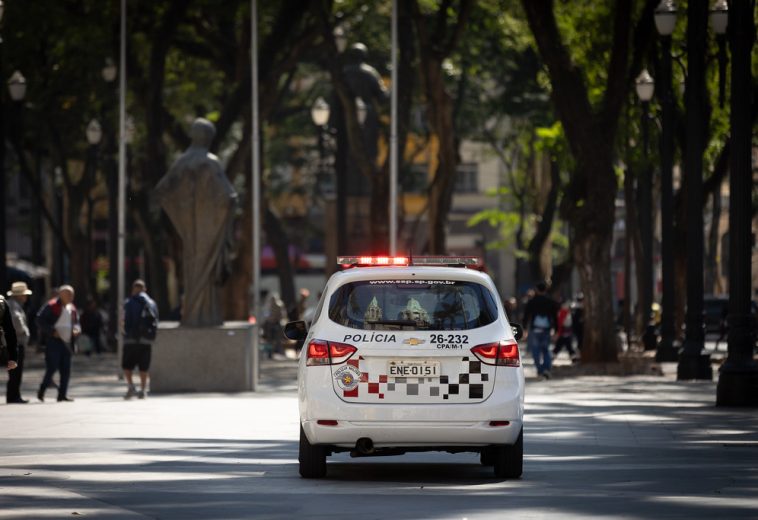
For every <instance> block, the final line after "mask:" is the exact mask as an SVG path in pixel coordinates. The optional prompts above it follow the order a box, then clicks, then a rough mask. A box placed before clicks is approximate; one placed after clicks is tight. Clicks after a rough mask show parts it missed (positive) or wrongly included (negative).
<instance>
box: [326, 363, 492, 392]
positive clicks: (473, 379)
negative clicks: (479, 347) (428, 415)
mask: <svg viewBox="0 0 758 520" xmlns="http://www.w3.org/2000/svg"><path fill="white" fill-rule="evenodd" d="M456 362H457V367H456V369H455V370H454V371H450V370H448V375H441V376H440V377H390V376H388V375H387V374H386V373H381V372H375V373H372V372H370V371H369V370H368V365H369V363H368V362H367V361H366V360H365V359H364V358H363V357H362V356H361V357H359V358H358V359H351V360H348V361H347V363H348V364H350V365H352V366H354V367H355V368H357V369H358V370H359V371H360V372H361V379H360V383H359V384H358V386H357V387H356V388H353V389H352V390H340V389H338V391H339V392H340V393H341V394H342V396H343V397H345V398H360V400H361V401H366V400H369V401H373V400H376V401H377V402H382V401H383V400H384V401H386V400H394V399H393V398H397V399H400V400H401V401H409V402H411V401H415V400H416V399H415V398H417V399H418V400H419V401H421V400H423V401H424V402H430V401H431V402H440V403H444V402H467V401H469V402H470V401H471V400H481V399H483V398H484V397H485V395H488V394H489V392H490V390H491V388H492V383H493V382H494V381H493V379H494V367H491V366H488V365H484V364H482V362H481V361H479V360H478V359H476V358H471V357H469V356H464V357H461V358H458V359H457V360H456ZM380 363H381V362H380ZM377 364H379V363H374V366H376V365H377ZM382 365H386V363H382ZM407 398H410V399H407Z"/></svg>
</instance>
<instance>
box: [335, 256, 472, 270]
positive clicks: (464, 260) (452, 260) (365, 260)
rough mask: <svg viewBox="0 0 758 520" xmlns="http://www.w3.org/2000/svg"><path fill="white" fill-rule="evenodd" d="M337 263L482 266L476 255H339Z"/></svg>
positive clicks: (355, 264) (358, 264) (366, 265)
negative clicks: (410, 256)
mask: <svg viewBox="0 0 758 520" xmlns="http://www.w3.org/2000/svg"><path fill="white" fill-rule="evenodd" d="M337 263H338V264H339V265H341V266H343V267H368V266H408V265H436V266H440V267H443V266H463V267H481V266H482V262H481V260H480V259H479V258H478V257H476V256H414V257H413V258H408V257H405V256H338V257H337Z"/></svg>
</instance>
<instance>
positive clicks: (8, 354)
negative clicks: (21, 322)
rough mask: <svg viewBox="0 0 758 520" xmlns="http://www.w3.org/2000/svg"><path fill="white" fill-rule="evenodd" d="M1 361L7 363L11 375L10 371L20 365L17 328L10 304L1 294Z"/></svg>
mask: <svg viewBox="0 0 758 520" xmlns="http://www.w3.org/2000/svg"><path fill="white" fill-rule="evenodd" d="M0 363H1V364H3V365H5V367H6V369H7V370H8V372H9V374H8V375H9V376H10V372H12V371H14V370H15V369H16V367H18V344H17V340H16V330H15V329H14V328H13V318H12V317H11V313H10V306H9V305H8V302H7V301H6V300H5V298H3V297H2V295H0Z"/></svg>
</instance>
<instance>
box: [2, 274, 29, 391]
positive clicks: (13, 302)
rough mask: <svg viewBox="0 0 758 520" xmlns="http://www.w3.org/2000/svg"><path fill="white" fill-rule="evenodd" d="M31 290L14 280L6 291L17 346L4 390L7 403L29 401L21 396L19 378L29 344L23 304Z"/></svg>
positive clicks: (27, 324) (22, 372)
mask: <svg viewBox="0 0 758 520" xmlns="http://www.w3.org/2000/svg"><path fill="white" fill-rule="evenodd" d="M31 294H32V291H30V290H29V287H28V286H27V285H26V283H24V282H14V283H13V285H11V290H10V291H8V299H7V300H6V301H7V303H8V311H7V312H8V313H9V314H10V316H11V319H12V321H13V330H14V331H15V333H16V343H17V346H18V366H17V367H16V369H15V370H11V371H10V372H9V373H8V385H7V388H6V392H5V402H7V403H8V404H26V403H28V402H29V401H27V400H26V399H23V398H22V397H21V379H22V378H23V374H24V358H25V352H24V351H25V350H26V347H27V346H28V345H29V336H30V334H29V323H28V320H27V317H26V310H25V309H24V305H25V304H26V302H27V300H29V296H30V295H31Z"/></svg>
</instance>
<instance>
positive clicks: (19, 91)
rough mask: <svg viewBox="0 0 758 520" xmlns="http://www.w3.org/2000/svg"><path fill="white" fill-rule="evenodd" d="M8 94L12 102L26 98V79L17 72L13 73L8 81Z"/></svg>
mask: <svg viewBox="0 0 758 520" xmlns="http://www.w3.org/2000/svg"><path fill="white" fill-rule="evenodd" d="M8 93H9V94H10V96H11V99H12V100H13V101H23V99H24V97H25V96H26V78H25V77H24V75H23V74H21V72H19V71H15V72H14V73H13V75H12V76H11V78H10V79H9V80H8Z"/></svg>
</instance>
